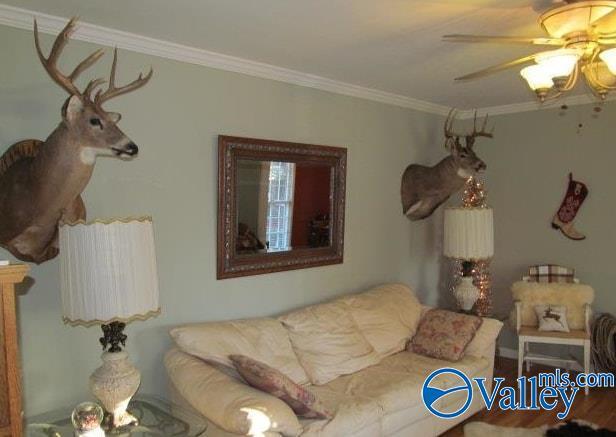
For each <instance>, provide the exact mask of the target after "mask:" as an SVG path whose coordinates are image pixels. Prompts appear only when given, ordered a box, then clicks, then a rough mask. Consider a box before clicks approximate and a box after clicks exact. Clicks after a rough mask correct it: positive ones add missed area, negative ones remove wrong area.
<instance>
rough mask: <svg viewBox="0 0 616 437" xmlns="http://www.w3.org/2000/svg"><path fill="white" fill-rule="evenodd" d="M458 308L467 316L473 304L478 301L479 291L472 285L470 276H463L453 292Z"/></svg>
mask: <svg viewBox="0 0 616 437" xmlns="http://www.w3.org/2000/svg"><path fill="white" fill-rule="evenodd" d="M453 294H454V296H455V297H456V300H457V301H458V306H459V307H460V309H461V310H462V311H464V312H465V313H467V314H470V313H471V310H472V309H473V306H474V305H475V302H477V299H479V290H478V289H477V287H475V285H474V284H473V277H472V276H463V277H461V278H460V283H459V284H458V286H457V287H456V288H455V290H454V292H453Z"/></svg>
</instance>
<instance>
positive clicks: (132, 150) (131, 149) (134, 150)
mask: <svg viewBox="0 0 616 437" xmlns="http://www.w3.org/2000/svg"><path fill="white" fill-rule="evenodd" d="M125 151H126V153H127V154H128V155H130V156H135V155H137V154H138V153H139V147H137V145H136V144H135V143H129V144H127V145H126V147H125Z"/></svg>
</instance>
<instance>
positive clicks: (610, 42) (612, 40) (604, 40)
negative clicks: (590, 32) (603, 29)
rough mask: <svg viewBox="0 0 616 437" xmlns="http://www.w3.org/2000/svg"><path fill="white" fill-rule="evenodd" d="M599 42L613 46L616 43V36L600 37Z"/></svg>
mask: <svg viewBox="0 0 616 437" xmlns="http://www.w3.org/2000/svg"><path fill="white" fill-rule="evenodd" d="M597 42H598V43H599V44H602V45H604V46H613V45H615V44H616V37H608V38H603V37H601V38H598V39H597Z"/></svg>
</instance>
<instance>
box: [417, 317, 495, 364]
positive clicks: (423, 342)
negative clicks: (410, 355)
mask: <svg viewBox="0 0 616 437" xmlns="http://www.w3.org/2000/svg"><path fill="white" fill-rule="evenodd" d="M482 322H483V319H481V317H477V316H470V315H467V314H460V313H454V312H453V311H446V310H440V309H433V310H430V311H428V312H427V313H426V314H425V315H424V316H423V317H422V318H421V320H420V321H419V327H418V328H417V334H415V336H414V337H413V340H412V341H411V342H410V343H409V346H408V348H407V349H408V350H410V351H411V352H414V353H416V354H420V355H425V356H428V357H432V358H438V359H441V360H447V361H458V360H459V359H460V358H462V357H463V356H464V351H465V350H466V347H467V346H468V344H469V343H470V342H471V341H472V340H473V337H475V333H476V332H477V330H478V329H479V327H480V326H481V323H482Z"/></svg>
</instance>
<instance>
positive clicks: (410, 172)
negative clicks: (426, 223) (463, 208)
mask: <svg viewBox="0 0 616 437" xmlns="http://www.w3.org/2000/svg"><path fill="white" fill-rule="evenodd" d="M455 116H456V110H455V109H452V110H451V111H449V115H448V116H447V119H446V120H445V124H444V126H443V134H444V136H445V148H446V149H447V150H449V153H450V155H449V156H448V157H446V158H444V159H443V160H441V161H440V162H439V163H438V164H436V165H435V166H434V167H426V166H423V165H418V164H411V165H409V166H408V167H407V168H406V170H405V171H404V174H403V175H402V184H401V188H400V194H401V197H402V212H403V213H404V214H405V215H406V216H407V217H408V218H410V219H411V220H421V219H424V218H426V217H429V216H430V215H432V213H433V212H434V210H436V208H438V207H439V206H440V205H441V204H442V203H443V202H445V201H446V200H447V199H448V198H449V197H450V196H451V195H452V194H453V193H455V192H456V191H458V190H459V189H460V188H462V187H463V186H464V183H465V182H466V180H468V178H470V177H472V176H474V175H475V174H476V173H477V172H481V171H483V170H485V169H486V164H485V162H483V161H482V160H481V159H480V158H479V157H478V156H477V154H476V153H475V151H474V150H473V147H474V146H475V140H476V139H477V138H478V137H485V138H492V137H493V131H487V130H486V126H487V124H488V116H487V115H486V117H485V118H484V120H483V123H482V125H481V127H480V128H478V127H477V112H475V115H474V118H473V130H472V131H471V132H468V133H457V132H455V131H454V130H453V123H454V121H455ZM462 139H464V141H465V144H464V145H462Z"/></svg>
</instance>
